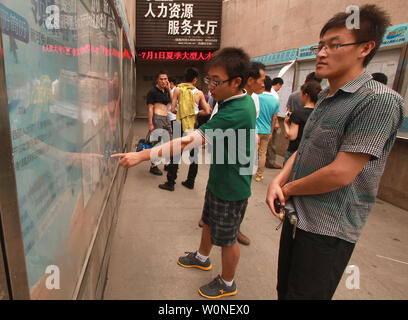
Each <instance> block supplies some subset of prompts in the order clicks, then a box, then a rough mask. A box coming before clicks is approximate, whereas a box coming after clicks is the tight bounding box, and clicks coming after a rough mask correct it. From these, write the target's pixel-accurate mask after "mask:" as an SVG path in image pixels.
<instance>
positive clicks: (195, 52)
mask: <svg viewBox="0 0 408 320" xmlns="http://www.w3.org/2000/svg"><path fill="white" fill-rule="evenodd" d="M197 56H198V52H197V51H194V52H190V59H191V60H197Z"/></svg>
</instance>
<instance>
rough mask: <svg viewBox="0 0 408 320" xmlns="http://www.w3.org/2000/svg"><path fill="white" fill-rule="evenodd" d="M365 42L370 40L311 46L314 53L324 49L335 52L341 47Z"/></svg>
mask: <svg viewBox="0 0 408 320" xmlns="http://www.w3.org/2000/svg"><path fill="white" fill-rule="evenodd" d="M364 42H368V41H358V42H353V43H344V44H340V43H330V44H326V45H323V44H320V45H318V46H316V47H311V48H310V51H312V53H314V54H318V53H319V52H320V51H321V50H322V49H325V50H326V52H333V51H336V50H337V49H339V48H341V47H346V46H355V45H357V44H362V43H364Z"/></svg>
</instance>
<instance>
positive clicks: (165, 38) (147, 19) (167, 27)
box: [136, 0, 222, 50]
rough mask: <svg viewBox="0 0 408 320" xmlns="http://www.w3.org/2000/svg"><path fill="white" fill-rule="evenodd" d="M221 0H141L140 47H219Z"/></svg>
mask: <svg viewBox="0 0 408 320" xmlns="http://www.w3.org/2000/svg"><path fill="white" fill-rule="evenodd" d="M221 10H222V1H221V0H208V1H197V0H190V1H188V2H187V1H176V0H170V1H164V0H161V1H137V8H136V13H137V22H136V39H137V40H136V41H137V43H136V46H137V47H138V48H139V49H142V48H144V49H155V48H160V49H162V48H168V49H179V48H182V49H189V48H191V47H194V48H197V47H198V48H200V49H211V50H216V49H218V48H219V46H220V38H221Z"/></svg>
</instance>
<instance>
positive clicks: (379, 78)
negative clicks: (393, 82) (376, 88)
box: [371, 72, 388, 85]
mask: <svg viewBox="0 0 408 320" xmlns="http://www.w3.org/2000/svg"><path fill="white" fill-rule="evenodd" d="M371 76H372V77H373V79H374V80H375V81H378V82H381V83H382V84H385V85H387V83H388V77H387V76H386V75H385V74H384V73H382V72H375V73H373V74H372V75H371Z"/></svg>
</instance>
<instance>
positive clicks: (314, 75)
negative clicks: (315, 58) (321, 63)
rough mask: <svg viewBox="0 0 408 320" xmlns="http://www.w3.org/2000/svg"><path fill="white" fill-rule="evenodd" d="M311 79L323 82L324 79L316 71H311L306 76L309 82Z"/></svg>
mask: <svg viewBox="0 0 408 320" xmlns="http://www.w3.org/2000/svg"><path fill="white" fill-rule="evenodd" d="M309 81H316V82H319V83H321V82H322V79H320V78H318V77H316V73H315V72H311V73H309V74H308V75H307V76H306V80H305V82H309Z"/></svg>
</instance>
